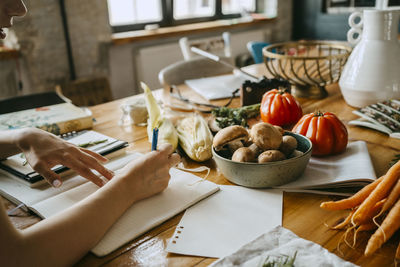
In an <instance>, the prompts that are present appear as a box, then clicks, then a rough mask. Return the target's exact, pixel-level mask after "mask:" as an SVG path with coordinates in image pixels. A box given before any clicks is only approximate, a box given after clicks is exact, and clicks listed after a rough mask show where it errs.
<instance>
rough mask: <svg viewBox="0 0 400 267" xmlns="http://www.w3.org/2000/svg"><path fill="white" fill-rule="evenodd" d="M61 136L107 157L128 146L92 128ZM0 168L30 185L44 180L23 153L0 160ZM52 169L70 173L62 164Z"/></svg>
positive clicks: (39, 183) (35, 184)
mask: <svg viewBox="0 0 400 267" xmlns="http://www.w3.org/2000/svg"><path fill="white" fill-rule="evenodd" d="M61 137H62V138H63V139H65V140H66V141H68V142H70V143H72V144H75V145H77V146H79V147H84V148H87V149H89V150H91V151H94V152H97V153H99V154H100V155H102V156H106V157H107V158H111V157H113V156H116V155H118V154H119V153H123V149H124V148H125V147H126V146H128V143H127V142H125V141H122V140H117V139H115V138H112V137H109V136H106V135H104V134H101V133H98V132H96V131H92V130H85V131H80V132H71V133H67V134H64V135H61ZM0 169H1V170H3V173H5V174H6V175H9V176H11V177H13V178H16V179H18V180H19V181H20V182H23V183H25V184H26V185H29V186H30V187H37V186H40V185H41V184H42V183H45V182H46V181H45V180H44V179H43V177H42V176H41V175H40V174H38V173H37V172H36V171H34V170H33V169H32V167H31V166H30V165H29V164H27V161H26V160H25V156H24V154H23V153H20V154H17V155H14V156H11V157H9V158H7V159H5V160H2V161H0ZM52 170H53V171H54V172H56V173H58V174H61V175H63V176H65V175H68V174H70V173H71V172H68V170H69V169H68V168H67V167H65V166H62V165H57V166H54V167H53V168H52Z"/></svg>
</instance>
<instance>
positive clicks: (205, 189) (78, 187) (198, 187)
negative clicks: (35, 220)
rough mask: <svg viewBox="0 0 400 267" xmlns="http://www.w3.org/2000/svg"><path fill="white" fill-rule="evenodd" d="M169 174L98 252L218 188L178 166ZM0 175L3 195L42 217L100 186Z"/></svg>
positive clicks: (77, 179) (117, 163)
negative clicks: (29, 182)
mask: <svg viewBox="0 0 400 267" xmlns="http://www.w3.org/2000/svg"><path fill="white" fill-rule="evenodd" d="M140 155H141V154H139V153H134V154H127V155H125V156H122V157H119V158H115V159H113V160H111V161H110V162H109V163H107V164H106V167H107V168H109V169H111V170H113V171H115V172H117V171H118V170H119V169H120V168H121V167H123V166H124V165H125V164H126V163H128V162H130V161H131V160H133V159H135V158H137V157H140ZM170 174H171V180H170V182H169V185H168V187H167V189H165V190H164V191H163V192H162V193H160V194H157V195H155V196H153V197H150V198H147V199H144V200H142V201H140V202H137V203H135V204H134V205H132V206H131V207H130V208H129V209H128V210H127V211H126V212H125V213H124V214H123V215H122V216H121V217H120V218H119V220H118V221H117V222H116V223H115V224H114V225H113V226H112V227H111V228H110V229H109V230H108V232H107V233H106V234H105V235H104V236H103V238H102V239H101V241H100V242H99V243H98V244H97V245H96V246H95V247H94V248H93V249H92V252H93V253H94V254H95V255H97V256H104V255H107V254H108V253H110V252H112V251H114V250H115V249H117V248H118V247H120V246H122V245H123V244H125V243H127V242H129V241H130V240H132V239H134V238H136V237H138V236H140V235H141V234H143V233H145V232H146V231H148V230H150V229H151V228H153V227H155V226H157V225H159V224H161V223H163V222H164V221H166V220H168V219H170V218H171V217H173V216H175V215H176V214H178V213H180V212H182V211H183V210H185V209H186V208H188V207H190V206H191V205H193V204H195V203H197V202H199V201H200V200H202V199H203V198H206V197H207V196H209V195H211V194H213V193H215V192H216V191H218V190H219V187H218V186H217V185H216V184H214V183H211V182H209V181H205V180H202V179H201V178H199V177H197V176H195V175H193V174H190V173H187V172H184V171H180V170H178V169H175V168H172V169H171V170H170ZM0 176H1V177H0V194H1V195H2V196H3V197H5V198H7V199H8V200H10V201H11V202H13V203H15V204H21V203H22V204H24V206H25V208H27V209H29V210H31V211H32V212H34V213H36V214H37V215H39V216H40V217H42V218H48V217H51V216H54V215H55V214H57V213H59V212H61V211H63V210H65V209H67V208H69V207H70V206H72V205H74V204H75V203H77V202H79V201H80V200H82V199H84V198H85V197H87V196H88V195H90V194H92V193H93V192H95V191H96V190H97V189H98V187H97V186H96V185H95V184H93V183H92V182H89V181H87V180H86V179H84V178H82V177H81V176H74V177H72V178H70V179H68V180H66V181H65V182H64V183H63V185H62V187H61V188H53V187H50V186H47V185H43V186H41V187H38V188H30V187H28V186H26V185H24V184H22V183H19V182H17V181H15V180H14V179H12V178H9V177H7V176H2V175H1V174H0Z"/></svg>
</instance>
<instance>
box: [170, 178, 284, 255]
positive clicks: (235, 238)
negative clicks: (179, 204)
mask: <svg viewBox="0 0 400 267" xmlns="http://www.w3.org/2000/svg"><path fill="white" fill-rule="evenodd" d="M220 189H221V190H220V191H219V192H217V193H216V194H214V195H212V196H210V197H209V198H207V199H205V200H203V201H202V202H200V203H199V204H197V205H195V206H193V207H191V208H189V209H188V210H186V212H185V214H184V215H183V217H182V219H181V221H180V222H179V224H178V226H177V227H176V230H175V233H174V235H173V236H172V238H171V239H170V240H169V242H168V245H167V248H166V250H167V251H168V252H173V253H179V254H184V255H193V256H202V257H213V258H220V257H223V256H225V255H228V254H231V253H233V252H234V251H236V250H237V249H239V248H240V247H241V246H243V245H244V244H246V243H248V242H250V241H251V240H253V239H255V238H256V237H258V236H259V235H261V234H263V233H265V232H267V231H269V230H271V229H273V228H274V227H275V226H278V225H281V224H282V192H281V191H280V190H274V189H262V190H261V189H251V188H245V187H241V186H231V185H220Z"/></svg>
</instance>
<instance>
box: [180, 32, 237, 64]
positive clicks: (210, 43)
mask: <svg viewBox="0 0 400 267" xmlns="http://www.w3.org/2000/svg"><path fill="white" fill-rule="evenodd" d="M179 46H180V47H181V50H182V54H183V58H184V59H185V60H189V59H192V58H195V57H199V55H196V54H195V53H193V52H192V51H191V50H190V48H191V47H193V46H194V47H197V48H199V49H201V50H204V51H207V52H210V53H213V54H216V55H218V56H225V57H228V58H229V57H231V37H230V33H229V32H224V33H222V36H218V37H213V38H208V39H201V40H189V39H188V38H187V37H182V38H181V39H179Z"/></svg>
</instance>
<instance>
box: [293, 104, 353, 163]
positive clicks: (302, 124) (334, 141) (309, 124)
mask: <svg viewBox="0 0 400 267" xmlns="http://www.w3.org/2000/svg"><path fill="white" fill-rule="evenodd" d="M292 132H294V133H299V134H301V135H304V136H307V137H308V138H310V140H311V142H312V143H313V151H312V154H313V155H320V156H322V155H332V154H337V153H340V152H342V151H344V150H345V149H346V146H347V140H348V134H347V129H346V126H344V124H343V123H342V122H341V121H340V120H339V119H338V117H336V116H335V114H333V113H330V112H325V113H320V112H317V113H309V114H306V115H304V116H303V117H302V118H301V119H300V120H299V122H298V123H297V124H296V125H295V126H294V127H293V129H292Z"/></svg>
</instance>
